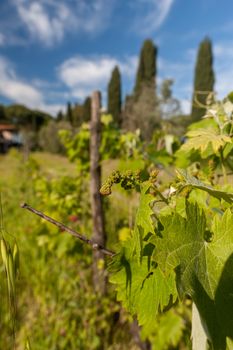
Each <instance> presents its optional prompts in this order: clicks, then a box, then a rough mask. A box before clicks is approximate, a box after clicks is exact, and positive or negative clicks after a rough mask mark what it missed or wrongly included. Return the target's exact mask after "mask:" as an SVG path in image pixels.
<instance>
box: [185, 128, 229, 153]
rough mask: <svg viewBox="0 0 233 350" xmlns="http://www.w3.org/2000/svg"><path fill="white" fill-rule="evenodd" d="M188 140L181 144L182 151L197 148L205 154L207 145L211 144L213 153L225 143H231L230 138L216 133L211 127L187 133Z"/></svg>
mask: <svg viewBox="0 0 233 350" xmlns="http://www.w3.org/2000/svg"><path fill="white" fill-rule="evenodd" d="M187 136H188V137H189V140H188V141H187V142H186V143H185V144H184V145H182V147H181V149H183V150H184V151H190V150H198V151H200V153H201V154H205V152H206V151H207V149H208V147H209V145H211V147H212V150H213V153H214V154H216V153H217V152H218V151H219V150H220V148H221V147H223V146H225V144H226V143H232V141H231V138H230V137H229V136H227V135H221V134H218V133H217V132H216V131H215V130H213V129H197V130H191V131H189V132H188V133H187Z"/></svg>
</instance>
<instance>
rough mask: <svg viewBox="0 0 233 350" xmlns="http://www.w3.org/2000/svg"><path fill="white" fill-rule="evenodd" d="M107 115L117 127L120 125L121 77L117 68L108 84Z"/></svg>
mask: <svg viewBox="0 0 233 350" xmlns="http://www.w3.org/2000/svg"><path fill="white" fill-rule="evenodd" d="M108 113H110V114H111V115H112V117H113V120H114V121H115V122H116V123H117V124H118V125H120V124H121V75H120V71H119V68H118V67H117V66H116V67H115V68H114V69H113V71H112V76H111V79H110V81H109V84H108Z"/></svg>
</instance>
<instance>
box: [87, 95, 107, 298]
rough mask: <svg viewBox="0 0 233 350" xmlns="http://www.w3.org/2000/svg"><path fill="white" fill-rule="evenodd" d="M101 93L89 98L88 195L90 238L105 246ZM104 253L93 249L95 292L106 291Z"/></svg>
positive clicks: (101, 292) (102, 292)
mask: <svg viewBox="0 0 233 350" xmlns="http://www.w3.org/2000/svg"><path fill="white" fill-rule="evenodd" d="M100 108H101V95H100V92H98V91H94V92H93V94H92V98H91V137H90V177H91V179H90V195H91V212H92V223H93V235H92V239H93V240H94V241H95V242H97V243H98V244H99V245H101V246H105V241H106V237H105V231H104V214H103V207H102V197H101V194H100V192H99V190H100V187H101V165H100V160H101V159H100V151H99V149H100V142H101V120H100ZM103 262H104V254H103V253H102V252H101V251H99V250H93V284H94V289H95V291H96V292H99V293H100V294H104V293H105V291H106V277H105V270H104V264H103Z"/></svg>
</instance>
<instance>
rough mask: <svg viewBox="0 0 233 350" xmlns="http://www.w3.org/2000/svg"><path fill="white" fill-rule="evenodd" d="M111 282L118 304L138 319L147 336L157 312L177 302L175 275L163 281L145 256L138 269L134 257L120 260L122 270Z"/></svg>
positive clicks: (161, 273) (111, 278) (157, 270)
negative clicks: (114, 287)
mask: <svg viewBox="0 0 233 350" xmlns="http://www.w3.org/2000/svg"><path fill="white" fill-rule="evenodd" d="M118 259H119V257H118ZM110 282H111V283H113V284H115V285H116V290H117V300H119V301H121V302H122V304H123V306H124V307H125V308H126V309H127V310H128V311H129V312H131V313H132V314H133V315H137V318H138V323H139V325H141V326H144V327H143V329H144V331H145V332H146V333H150V332H151V331H152V330H153V327H154V322H155V317H156V315H157V314H158V312H159V311H162V310H163V309H164V308H165V307H166V306H167V305H168V304H170V303H172V301H175V300H176V298H177V290H176V285H175V274H174V272H173V271H172V272H171V274H170V275H168V276H166V277H165V275H164V272H163V271H162V270H161V269H160V268H159V267H154V266H152V265H150V263H149V258H148V257H146V256H144V257H143V258H142V262H141V265H139V264H138V261H137V259H136V257H134V258H133V259H132V260H128V259H127V258H126V256H122V257H121V268H120V269H119V270H118V271H115V273H114V274H112V275H111V276H110Z"/></svg>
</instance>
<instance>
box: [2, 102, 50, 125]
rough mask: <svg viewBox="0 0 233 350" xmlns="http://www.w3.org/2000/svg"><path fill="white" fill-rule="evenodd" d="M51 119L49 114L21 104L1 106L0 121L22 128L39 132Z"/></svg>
mask: <svg viewBox="0 0 233 350" xmlns="http://www.w3.org/2000/svg"><path fill="white" fill-rule="evenodd" d="M51 119H52V116H51V115H49V114H47V113H44V112H41V111H38V110H32V109H29V108H27V107H25V106H23V105H20V104H13V105H10V106H3V105H0V120H1V121H4V122H9V123H12V124H15V125H17V126H19V127H20V128H27V129H30V130H33V131H38V130H39V129H40V127H41V126H42V125H44V124H46V123H47V122H48V121H49V120H51Z"/></svg>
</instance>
